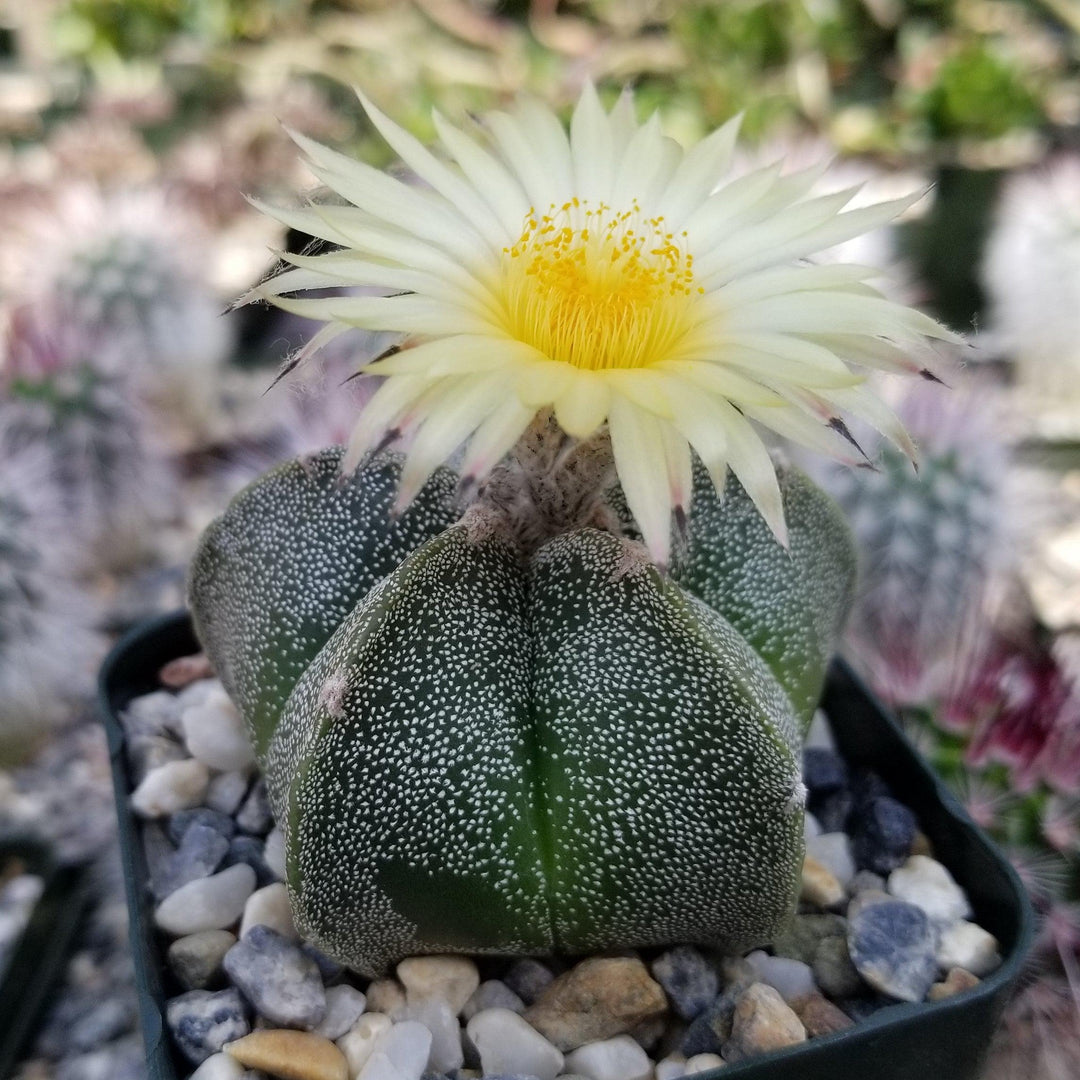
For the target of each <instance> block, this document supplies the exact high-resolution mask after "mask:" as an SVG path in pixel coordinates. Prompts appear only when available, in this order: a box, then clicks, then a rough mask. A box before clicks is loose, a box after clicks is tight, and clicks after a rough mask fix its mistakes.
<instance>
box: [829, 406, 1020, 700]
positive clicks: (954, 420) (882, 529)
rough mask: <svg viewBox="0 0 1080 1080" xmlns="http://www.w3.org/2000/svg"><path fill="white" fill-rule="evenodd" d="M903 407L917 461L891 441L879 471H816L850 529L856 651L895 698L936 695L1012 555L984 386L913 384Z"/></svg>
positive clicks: (998, 449)
mask: <svg viewBox="0 0 1080 1080" xmlns="http://www.w3.org/2000/svg"><path fill="white" fill-rule="evenodd" d="M898 411H899V414H900V416H901V418H902V419H903V421H904V424H905V426H906V427H907V429H908V430H909V431H910V432H911V434H912V436H913V438H914V439H915V441H916V443H917V444H918V446H919V452H920V463H919V468H918V470H917V471H916V470H915V469H913V468H912V465H911V462H910V461H908V460H907V459H906V458H905V457H904V456H903V455H902V454H900V453H899V452H898V451H896V450H895V449H893V448H892V447H890V446H887V445H884V446H882V447H881V449H880V452H879V453H878V455H877V456H876V457H875V460H874V467H873V468H867V469H859V470H851V469H846V468H837V467H832V468H827V469H825V470H823V471H822V472H820V474H819V476H820V478H821V479H822V481H823V483H824V485H825V487H826V489H827V490H828V491H829V492H830V493H831V494H832V495H833V497H834V498H835V499H836V500H837V501H838V502H839V503H840V505H841V507H842V508H843V510H844V512H845V514H846V515H847V518H848V521H849V523H850V525H851V527H852V530H853V531H854V533H855V539H856V547H857V549H858V552H859V584H858V588H857V601H856V604H855V607H854V610H853V612H852V618H851V621H850V624H849V634H848V639H849V642H850V645H851V649H852V652H853V653H854V655H855V657H856V659H857V660H858V661H859V663H860V664H861V665H862V666H863V667H864V668H865V669H866V671H867V673H868V674H869V676H870V678H871V679H872V681H873V683H874V685H875V687H876V688H877V689H878V691H879V692H880V693H882V694H883V695H884V696H885V697H887V698H888V699H889V700H891V701H894V702H897V703H913V702H921V701H926V700H928V699H929V698H932V697H933V696H934V695H935V694H936V693H937V692H939V691H940V690H941V688H942V679H943V678H947V677H948V673H949V672H950V670H951V669H952V666H953V665H954V664H955V662H956V657H957V650H958V649H960V648H962V647H965V646H966V645H967V644H968V639H969V638H970V637H971V636H972V635H973V634H974V633H975V632H976V629H977V625H978V623H979V622H981V621H982V619H983V618H984V611H983V608H982V604H983V600H984V597H985V594H986V590H987V587H988V583H989V582H990V580H991V579H992V577H993V575H994V574H995V573H996V572H997V571H998V570H999V569H1000V568H1001V563H1002V559H1003V558H1004V557H1005V554H1006V553H1007V551H1008V550H1009V544H1008V542H1007V537H1006V531H1007V522H1006V514H1005V512H1004V496H1003V492H1002V484H1003V478H1004V474H1005V460H1006V453H1005V449H1004V446H1003V444H1002V443H1001V441H1000V436H999V435H998V433H997V431H996V430H995V410H994V408H993V406H992V403H991V402H990V401H989V400H988V399H987V398H986V397H985V396H984V395H982V394H980V393H978V392H973V391H968V392H964V391H963V390H956V391H954V392H952V393H949V394H944V393H941V392H940V388H938V387H932V386H928V385H922V386H916V387H914V388H913V389H912V390H910V391H909V392H908V393H907V394H906V395H905V397H904V398H903V400H902V401H901V402H900V405H899V410H898Z"/></svg>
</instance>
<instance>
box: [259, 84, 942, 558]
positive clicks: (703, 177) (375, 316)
mask: <svg viewBox="0 0 1080 1080" xmlns="http://www.w3.org/2000/svg"><path fill="white" fill-rule="evenodd" d="M364 107H365V108H366V109H367V112H368V115H369V116H370V118H371V120H372V122H373V123H374V124H375V126H376V127H377V128H378V130H379V131H380V133H381V134H382V135H383V137H384V138H385V139H386V141H387V142H388V143H389V144H390V146H391V147H392V148H393V150H394V151H395V152H396V153H397V154H398V155H399V156H400V157H401V159H402V160H403V161H404V162H405V164H406V165H408V166H409V167H410V168H411V169H412V170H413V171H414V172H415V173H416V175H417V176H418V177H419V179H420V180H421V181H423V182H424V184H425V185H426V186H424V187H415V186H409V185H407V184H405V183H403V182H401V181H399V180H397V179H394V178H392V177H390V176H388V175H385V174H383V173H381V172H379V171H377V170H375V169H372V168H370V167H369V166H367V165H364V164H362V163H360V162H357V161H354V160H351V159H349V158H347V157H345V156H343V155H341V154H339V153H336V152H335V151H332V150H329V149H327V148H326V147H324V146H320V145H319V144H317V143H314V142H312V141H310V140H309V139H306V138H304V137H302V136H299V135H297V136H294V137H295V138H296V140H297V142H298V143H299V145H300V146H301V148H302V149H303V150H304V151H305V153H306V154H307V157H308V160H309V165H310V168H311V169H312V171H313V172H314V174H315V175H316V176H317V177H318V178H319V179H320V180H321V181H322V182H323V183H324V184H325V185H326V186H327V187H329V188H330V189H331V190H332V191H334V192H336V193H337V194H338V195H340V196H341V197H343V198H344V199H345V200H347V201H348V203H349V204H351V205H347V206H336V205H335V206H328V205H311V206H308V207H306V208H303V209H299V210H274V209H268V211H267V212H269V213H271V214H272V215H273V216H275V217H276V218H278V219H279V220H280V221H282V222H284V223H285V224H287V225H289V226H292V227H294V228H297V229H299V230H301V231H302V232H305V233H309V234H311V235H313V236H316V237H319V238H321V239H323V240H325V241H327V242H329V243H331V244H333V245H336V246H337V248H338V250H334V251H332V252H330V253H328V254H322V255H315V256H303V255H292V254H285V255H283V258H284V259H285V260H287V261H288V262H289V263H291V264H292V266H293V268H292V269H290V270H287V271H286V272H284V273H282V274H281V275H279V276H278V277H276V278H274V279H273V280H271V281H270V282H268V283H266V284H264V285H263V286H261V287H260V288H259V289H258V290H256V291H255V293H254V294H253V295H252V296H251V297H249V299H255V298H258V297H263V298H266V299H269V300H271V301H272V302H273V303H275V304H277V305H279V306H280V307H282V308H284V309H286V310H288V311H292V312H295V313H296V314H299V315H303V316H307V317H309V318H314V319H320V320H324V321H326V322H327V323H328V324H329V325H328V326H327V327H326V328H325V329H324V330H323V331H322V332H321V334H320V335H318V336H317V340H316V341H314V342H313V344H314V345H316V346H317V345H320V344H322V343H325V342H326V341H328V340H330V338H332V337H333V336H335V335H336V334H338V333H340V332H342V331H344V330H345V329H347V328H348V327H351V326H356V327H363V328H365V329H368V330H384V331H394V332H397V333H400V334H401V335H403V337H404V338H405V339H406V340H407V343H408V344H409V345H411V346H413V347H411V348H407V349H404V350H402V351H400V352H398V353H396V354H395V355H392V356H385V357H383V358H380V359H377V360H375V361H374V362H372V363H370V364H368V365H367V366H366V367H365V369H364V370H365V372H367V373H370V374H372V375H380V376H385V379H384V381H383V382H382V384H381V385H380V387H379V389H378V391H377V393H376V394H375V395H374V396H373V398H372V399H371V401H370V402H369V403H368V405H367V406H366V407H365V408H364V410H363V411H362V413H361V415H360V417H359V420H358V423H357V425H356V428H355V430H354V432H353V435H352V438H351V441H350V445H349V448H348V452H347V455H346V458H345V460H344V462H343V466H344V467H345V468H347V469H348V468H353V467H355V466H356V465H357V464H358V463H359V462H360V461H361V460H362V459H363V458H364V457H365V455H366V454H368V453H369V452H370V451H371V450H373V449H374V448H376V447H378V446H382V445H386V444H388V443H390V442H392V441H395V440H396V439H398V438H402V437H405V438H408V439H409V445H410V449H409V454H408V459H407V463H406V466H405V469H404V472H403V475H402V482H401V489H400V493H399V499H398V504H399V507H404V506H405V505H407V504H408V503H409V501H410V500H411V499H412V497H413V496H414V495H415V494H416V492H417V491H418V490H419V489H420V488H421V487H422V486H423V484H424V482H425V480H427V479H428V477H430V476H431V474H432V473H433V471H434V470H435V468H436V467H437V466H438V465H439V464H440V463H441V462H443V461H445V460H446V459H447V458H448V457H449V456H450V455H452V454H453V453H455V452H456V451H457V450H458V449H459V448H461V447H464V454H463V458H462V466H461V469H462V476H463V480H464V484H465V486H466V487H471V486H473V485H475V484H478V483H480V482H481V481H482V480H483V478H484V477H485V476H486V474H487V473H488V472H489V471H490V470H491V469H492V468H493V467H494V466H495V465H496V464H497V463H498V462H499V461H500V460H501V459H502V458H503V457H504V456H505V455H506V454H507V453H508V452H509V451H510V450H511V449H512V447H513V446H514V445H515V443H516V442H517V441H518V440H519V439H520V438H521V436H522V435H523V434H524V432H525V431H526V429H527V428H528V427H529V425H530V424H531V423H532V421H533V419H534V417H535V416H536V415H537V413H539V412H541V411H542V410H546V409H551V410H552V411H553V413H554V416H555V419H556V421H557V422H558V424H559V426H560V427H561V428H562V429H563V431H565V432H566V433H567V434H568V435H570V436H572V437H574V438H577V439H586V438H589V437H590V436H592V435H594V434H596V433H597V432H599V431H600V430H601V429H602V428H603V427H604V425H606V426H607V430H608V432H609V434H610V439H611V446H612V450H613V454H614V460H615V467H616V470H617V472H618V477H619V481H620V483H621V485H622V488H623V490H624V492H625V495H626V500H627V504H628V506H629V508H630V511H631V512H632V513H633V515H634V517H635V519H636V521H637V523H638V526H639V528H640V529H641V532H642V535H643V537H644V539H645V542H646V543H647V545H648V547H649V550H650V552H651V554H652V557H653V558H654V559H655V560H656V562H658V563H660V564H661V565H663V564H666V563H667V561H668V558H669V554H670V545H671V524H672V516H673V514H674V515H675V520H676V521H679V520H683V519H684V518H685V515H686V513H687V508H688V502H689V499H690V494H691V486H692V481H691V468H692V453H691V451H693V452H695V453H696V454H697V455H698V456H699V457H700V459H701V460H702V462H703V463H704V465H705V466H706V468H707V469H708V471H709V474H710V476H711V478H712V480H713V482H714V483H715V484H716V486H717V489H718V490H721V491H722V490H723V487H724V482H725V478H726V475H727V470H728V468H729V467H730V468H731V470H732V471H733V472H734V473H735V475H736V476H737V477H738V479H739V481H740V482H741V483H742V485H743V487H744V488H745V489H746V491H747V492H748V493H749V495H750V496H751V498H752V499H753V501H754V503H755V505H756V506H757V507H758V509H759V511H760V512H761V514H762V515H763V516H764V518H765V519H766V521H767V522H768V524H769V526H770V527H771V529H772V531H773V532H774V534H775V535H776V536H777V538H778V539H779V540H780V541H781V542H782V543H783V542H785V539H786V526H785V522H784V513H783V506H782V501H781V497H780V490H779V487H778V484H777V480H776V475H775V472H774V469H773V464H772V460H771V458H770V456H769V454H768V452H767V450H766V447H765V444H764V443H763V441H762V438H761V436H760V434H759V432H758V430H757V429H756V428H755V427H754V424H753V423H752V422H756V423H758V424H760V425H762V426H764V427H766V428H769V429H772V430H773V431H775V432H777V433H779V434H781V435H783V436H785V437H787V438H790V439H792V440H795V441H797V442H799V443H801V444H803V445H806V446H808V447H810V448H812V449H814V450H816V451H819V452H823V453H825V454H827V455H829V456H831V457H833V458H835V459H837V460H840V461H845V462H849V463H858V462H859V461H861V460H862V457H861V452H860V451H859V450H858V447H857V446H856V445H855V444H854V441H853V440H852V439H851V436H850V434H849V432H848V428H847V425H846V423H845V421H844V419H843V416H844V415H849V416H856V417H860V418H862V419H864V420H866V421H868V422H869V423H870V424H872V425H873V426H875V427H876V428H878V429H879V430H881V431H882V432H883V433H884V434H885V435H886V436H887V437H888V438H890V439H891V440H892V441H894V442H895V443H896V444H897V445H898V446H899V447H900V448H901V449H902V450H903V451H904V452H905V453H907V454H908V455H909V456H913V454H914V449H913V447H912V445H911V442H910V440H909V439H908V437H907V435H906V434H905V432H904V430H903V428H902V426H901V424H900V423H899V422H898V421H897V420H896V418H895V417H894V416H893V415H892V413H891V412H890V411H889V410H888V409H887V408H886V407H885V406H884V405H883V404H882V403H881V402H880V401H878V400H877V399H876V398H875V397H874V396H873V395H871V394H870V393H869V392H868V391H867V390H866V389H865V388H864V387H863V386H862V385H861V383H862V381H863V379H864V373H863V372H864V370H865V369H873V370H882V371H887V372H899V373H910V374H923V375H924V376H928V377H930V371H929V369H928V367H927V364H926V363H925V361H924V359H923V357H924V356H925V354H926V353H927V352H928V351H929V350H928V349H927V344H928V342H931V341H935V340H936V341H955V340H956V339H955V337H954V335H953V334H951V333H950V332H949V331H948V330H945V329H944V328H942V327H941V326H939V325H938V324H937V323H936V322H934V321H933V320H932V319H930V318H928V317H927V316H925V315H923V314H921V313H919V312H917V311H914V310H912V309H909V308H906V307H904V306H901V305H898V304H896V303H893V302H891V301H889V300H887V299H885V298H884V297H883V296H882V295H881V294H880V293H878V292H877V291H876V290H875V289H873V288H872V287H871V286H870V285H869V284H868V280H869V279H871V278H873V277H874V276H875V275H876V274H878V271H877V270H875V269H874V268H871V267H864V266H855V265H844V264H840V265H828V266H824V265H814V264H812V263H809V262H807V261H806V260H807V259H808V257H809V256H811V255H812V254H813V253H815V252H818V251H821V250H822V249H824V248H829V247H832V246H834V245H836V244H839V243H842V242H844V241H845V240H849V239H851V238H852V237H855V236H857V235H859V234H861V233H863V232H865V231H867V230H870V229H874V228H878V227H880V226H881V225H883V224H885V223H886V222H888V221H890V220H891V219H892V218H894V217H895V216H896V215H897V214H899V213H901V212H902V211H903V210H904V209H905V208H906V207H907V206H908V205H910V204H911V203H912V202H914V201H915V200H916V199H917V198H918V195H916V196H911V197H909V198H906V199H899V200H896V201H892V202H886V203H881V204H879V205H875V206H869V207H863V208H860V209H852V210H847V211H845V210H844V207H845V206H846V205H847V204H848V203H849V202H850V201H851V199H852V198H853V197H854V196H855V194H856V192H857V189H855V188H853V189H851V190H847V191H842V192H840V193H838V194H831V195H827V196H814V195H812V194H811V189H812V187H813V185H814V183H815V181H816V180H817V179H818V178H819V176H820V172H821V170H820V169H818V168H814V169H807V170H804V171H801V172H796V173H789V174H783V175H782V174H781V170H780V167H779V165H775V166H770V167H767V168H762V169H758V170H756V171H754V172H752V173H749V174H748V175H742V176H739V177H737V178H734V179H733V178H731V176H730V174H729V170H730V166H731V161H732V157H733V153H734V150H735V141H736V136H737V131H738V121H737V120H733V121H730V122H728V123H727V124H725V125H724V126H722V127H721V128H719V129H718V130H716V131H714V132H713V133H712V134H711V135H709V136H708V137H707V138H705V139H704V140H702V141H701V142H699V143H698V144H696V145H695V146H693V147H692V148H690V149H689V150H683V149H682V148H681V147H680V146H679V145H678V144H677V143H675V142H674V141H672V140H671V139H668V138H666V137H665V136H663V135H662V134H661V131H660V126H659V121H658V119H657V117H656V116H655V115H654V116H653V117H652V118H651V119H649V120H648V121H647V122H645V123H643V124H639V123H638V122H637V120H636V119H635V114H634V106H633V99H632V97H631V96H630V95H629V94H624V95H623V96H622V97H621V98H620V99H619V101H618V103H617V104H616V106H615V107H614V108H613V109H612V110H611V111H610V112H605V110H604V108H603V107H602V105H601V103H600V100H599V98H598V97H597V94H596V92H595V90H594V89H593V88H592V87H591V86H587V87H586V88H585V90H584V92H583V93H582V95H581V98H580V100H579V102H578V104H577V106H576V108H575V110H574V113H573V118H572V122H571V124H570V131H569V136H568V135H567V133H566V131H565V130H564V129H563V127H562V125H561V124H560V123H559V121H558V120H557V119H556V117H555V116H554V115H553V114H552V113H551V112H550V111H548V110H547V109H546V108H545V107H543V106H541V105H539V104H537V103H535V102H532V101H524V102H521V103H519V105H518V106H517V107H516V108H515V111H513V112H512V113H501V112H496V113H492V114H489V115H488V116H486V117H484V118H483V119H482V121H481V122H480V130H479V131H477V132H476V133H475V136H476V137H474V136H473V135H472V134H466V133H464V132H463V131H461V130H459V129H458V128H456V127H454V126H452V125H451V124H449V123H448V122H447V121H446V120H444V119H443V118H442V117H441V116H440V115H438V114H437V113H436V115H435V125H436V130H437V132H438V137H439V140H440V142H441V144H442V151H443V153H442V154H441V156H436V155H435V154H434V153H432V152H431V151H429V150H428V149H426V148H425V147H423V146H422V145H421V144H420V143H419V142H418V141H417V140H416V139H414V138H413V137H412V136H411V135H409V134H408V133H407V132H405V131H404V130H402V129H401V128H400V127H398V126H397V125H396V124H394V123H393V122H392V121H391V120H389V119H388V118H387V117H386V116H384V115H383V114H382V113H381V112H379V110H378V109H376V108H375V107H374V106H373V105H371V104H370V103H369V102H368V101H366V100H364ZM332 286H340V287H356V286H367V287H372V286H374V287H377V288H378V289H379V291H380V292H383V293H386V294H387V295H382V296H371V295H364V296H338V297H334V296H331V297H322V298H319V299H311V298H302V299H298V298H295V297H291V296H289V294H293V293H297V292H301V291H303V290H306V289H325V288H327V287H332Z"/></svg>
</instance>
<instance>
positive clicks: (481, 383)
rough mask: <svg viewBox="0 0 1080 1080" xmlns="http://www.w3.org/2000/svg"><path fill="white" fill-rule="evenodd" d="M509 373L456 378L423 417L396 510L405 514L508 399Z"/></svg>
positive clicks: (400, 488) (396, 499) (397, 499)
mask: <svg viewBox="0 0 1080 1080" xmlns="http://www.w3.org/2000/svg"><path fill="white" fill-rule="evenodd" d="M508 387H509V380H508V378H507V376H506V375H503V374H496V375H472V376H466V377H465V378H462V379H456V380H454V383H453V385H450V386H448V387H447V388H446V389H445V391H444V392H443V394H441V395H440V397H439V399H438V407H437V408H432V409H431V410H430V412H429V413H428V415H427V416H426V417H424V418H423V420H422V422H421V424H420V427H419V429H418V430H417V433H416V437H415V438H414V439H413V443H412V446H410V447H409V452H408V454H407V455H406V457H405V465H404V466H403V468H402V470H401V480H400V483H399V485H398V492H397V497H396V498H395V500H394V512H395V513H401V512H402V511H403V510H404V509H405V508H406V507H407V506H408V505H409V503H411V502H412V501H413V499H414V498H415V497H416V495H417V493H418V492H419V491H420V489H421V488H422V487H423V486H424V484H426V483H427V481H428V479H429V478H430V477H431V474H432V473H433V472H434V471H435V470H436V468H438V466H439V465H441V464H442V463H443V462H444V461H445V460H446V459H447V458H448V457H449V456H450V455H451V454H452V453H453V452H454V451H455V450H456V449H457V448H458V447H459V446H461V444H462V443H464V442H465V440H466V439H467V438H468V437H469V436H470V435H471V434H472V433H473V432H474V431H475V430H476V429H477V428H478V427H479V426H480V424H481V423H482V422H483V421H484V419H485V418H486V417H487V416H488V415H490V414H491V413H492V412H493V411H494V410H495V409H497V408H498V406H499V405H500V404H501V403H502V402H504V401H505V399H506V392H507V389H508Z"/></svg>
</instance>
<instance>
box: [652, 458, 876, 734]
mask: <svg viewBox="0 0 1080 1080" xmlns="http://www.w3.org/2000/svg"><path fill="white" fill-rule="evenodd" d="M777 475H778V478H779V481H780V491H781V494H782V495H783V499H784V512H785V515H786V517H787V524H788V534H789V537H790V544H789V547H788V549H787V550H785V549H784V548H783V547H782V546H781V545H780V544H779V543H777V541H776V538H775V537H774V536H773V534H772V532H771V531H770V530H769V527H768V526H767V525H766V524H765V521H764V519H763V518H762V516H761V514H760V513H759V512H758V511H757V509H756V508H755V506H754V504H753V503H752V502H751V501H750V497H749V496H748V495H747V494H746V492H745V491H744V490H743V488H742V485H741V484H740V483H739V482H738V480H736V479H735V477H734V476H730V477H729V478H728V483H727V487H726V489H725V491H724V497H723V498H722V499H721V498H720V497H719V496H718V495H717V493H716V489H715V487H714V486H713V483H712V481H711V480H710V479H709V477H708V474H707V473H706V472H705V470H704V469H703V468H702V467H701V466H700V465H698V466H697V467H696V469H695V473H694V501H693V505H692V507H691V514H690V530H689V531H690V543H689V547H688V550H687V551H686V552H685V554H684V555H683V557H682V558H681V559H680V560H679V562H678V564H677V565H676V566H675V567H674V568H673V571H672V578H673V579H674V580H675V581H677V582H678V583H679V584H680V585H682V586H683V587H684V588H686V589H687V590H689V591H690V592H692V593H694V594H695V595H696V596H698V597H700V598H701V599H702V600H704V601H705V603H706V604H708V605H709V607H711V608H713V609H714V610H716V611H718V612H720V614H721V615H723V616H724V617H725V618H726V619H727V620H729V621H730V623H731V625H732V626H734V627H735V629H736V630H738V631H739V633H740V634H742V635H743V637H744V638H745V639H746V640H747V641H748V642H749V643H750V645H752V646H753V648H754V649H755V650H756V651H757V652H758V653H759V654H760V656H761V657H762V658H763V659H764V661H765V663H766V664H767V665H768V666H769V668H770V670H771V671H772V673H773V675H774V676H775V677H776V678H777V679H778V680H779V682H780V685H781V686H783V688H784V689H785V691H787V694H788V697H789V698H790V699H791V703H792V706H793V707H794V709H795V714H796V716H797V717H798V718H799V720H800V721H801V723H802V728H803V730H804V731H805V729H806V727H807V726H808V725H809V722H810V720H811V718H812V716H813V713H814V709H815V708H816V706H817V703H818V701H819V700H820V698H821V690H822V687H823V686H824V684H825V673H826V669H827V668H828V664H829V660H830V658H831V657H832V655H833V653H834V652H835V650H836V642H837V639H838V637H839V634H840V631H841V629H842V627H843V622H844V618H845V616H846V614H847V611H848V608H849V606H850V604H851V599H852V591H853V588H854V581H855V565H856V554H855V548H854V543H853V540H852V537H851V531H850V530H849V528H848V526H847V524H846V523H845V521H844V517H843V514H842V513H841V512H840V509H839V507H837V506H836V504H835V503H834V502H833V501H832V499H830V498H829V496H828V495H826V494H825V493H824V492H823V491H822V490H821V489H820V488H818V487H817V486H816V485H815V484H814V483H812V482H811V481H810V480H809V479H808V478H807V477H806V476H805V475H804V474H803V473H801V472H800V471H799V470H798V469H795V468H792V467H791V466H787V465H781V466H779V467H778V469H777Z"/></svg>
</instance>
